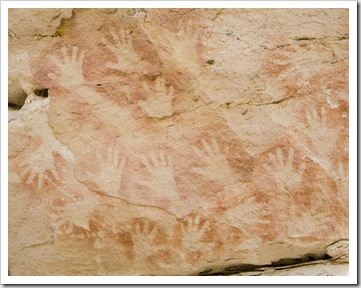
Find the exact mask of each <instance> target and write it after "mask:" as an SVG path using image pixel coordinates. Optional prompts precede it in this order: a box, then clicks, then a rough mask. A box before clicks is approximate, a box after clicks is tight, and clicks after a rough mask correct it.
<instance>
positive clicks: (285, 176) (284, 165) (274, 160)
mask: <svg viewBox="0 0 361 288" xmlns="http://www.w3.org/2000/svg"><path fill="white" fill-rule="evenodd" d="M268 156H269V161H270V162H271V165H272V166H270V165H269V164H264V165H263V166H264V168H265V169H266V170H267V172H268V173H269V174H270V175H273V177H274V180H275V181H276V183H277V187H278V189H279V190H280V191H283V192H285V193H296V191H295V189H297V188H298V186H299V185H300V184H301V180H302V174H303V172H304V171H305V169H306V165H305V164H304V163H301V164H300V166H299V167H295V165H294V150H293V148H290V149H289V153H288V156H287V158H286V159H285V156H284V154H283V152H282V150H281V148H279V147H278V148H277V151H276V153H275V154H274V153H269V154H268Z"/></svg>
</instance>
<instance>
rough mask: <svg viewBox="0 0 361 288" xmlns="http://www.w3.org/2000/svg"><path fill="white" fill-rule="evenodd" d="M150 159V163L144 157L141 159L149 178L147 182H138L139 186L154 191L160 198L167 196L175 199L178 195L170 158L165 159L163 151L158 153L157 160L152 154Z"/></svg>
mask: <svg viewBox="0 0 361 288" xmlns="http://www.w3.org/2000/svg"><path fill="white" fill-rule="evenodd" d="M150 158H151V162H152V163H150V162H149V161H148V159H147V158H146V157H142V158H141V160H142V162H143V164H144V165H145V168H146V169H147V170H148V172H149V173H150V176H151V177H150V179H149V180H142V181H140V184H141V185H143V186H147V187H149V188H150V189H152V190H154V191H155V192H157V193H158V195H159V196H160V197H164V196H167V197H170V198H172V199H177V198H178V194H177V191H176V184H175V180H174V175H173V167H172V158H171V157H170V156H167V157H166V156H165V155H164V152H163V151H161V152H160V153H159V159H158V158H157V157H156V156H155V155H154V153H153V152H152V153H151V154H150Z"/></svg>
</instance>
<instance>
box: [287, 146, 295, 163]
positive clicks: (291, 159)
mask: <svg viewBox="0 0 361 288" xmlns="http://www.w3.org/2000/svg"><path fill="white" fill-rule="evenodd" d="M294 154H295V151H294V149H293V148H292V147H291V148H290V150H289V152H288V161H287V162H288V163H287V164H286V165H287V166H288V167H292V164H293V157H294Z"/></svg>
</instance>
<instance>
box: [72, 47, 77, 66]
mask: <svg viewBox="0 0 361 288" xmlns="http://www.w3.org/2000/svg"><path fill="white" fill-rule="evenodd" d="M71 50H72V51H71V62H72V63H73V64H75V63H76V58H77V56H78V47H77V46H73V47H72V48H71Z"/></svg>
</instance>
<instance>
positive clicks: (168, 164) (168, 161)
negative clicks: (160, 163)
mask: <svg viewBox="0 0 361 288" xmlns="http://www.w3.org/2000/svg"><path fill="white" fill-rule="evenodd" d="M167 166H168V167H171V168H172V167H173V160H172V156H170V155H168V156H167Z"/></svg>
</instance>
